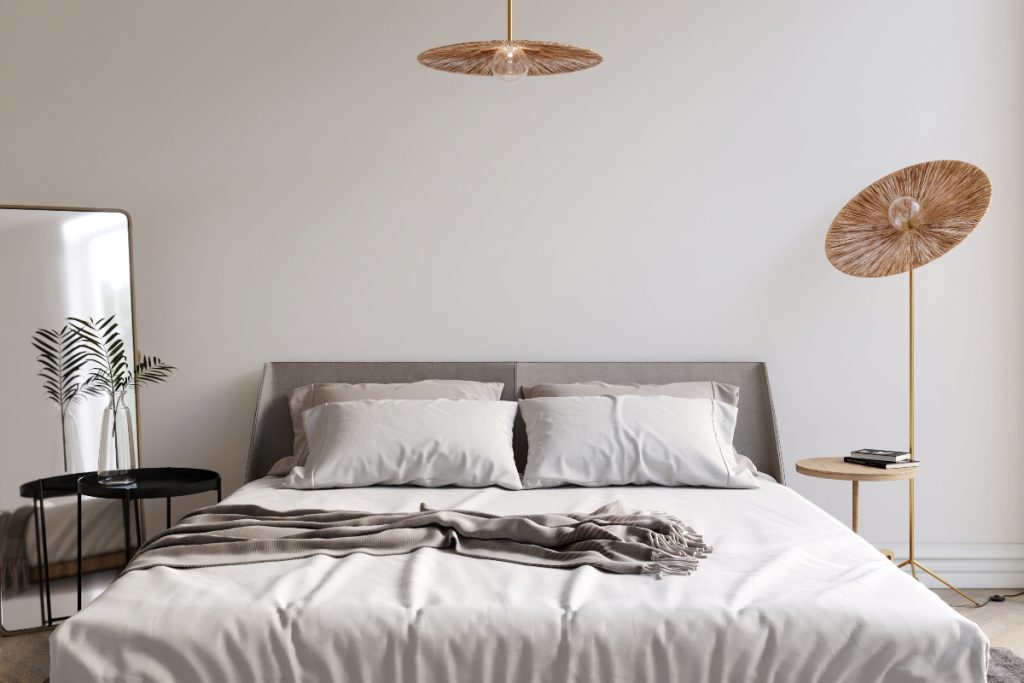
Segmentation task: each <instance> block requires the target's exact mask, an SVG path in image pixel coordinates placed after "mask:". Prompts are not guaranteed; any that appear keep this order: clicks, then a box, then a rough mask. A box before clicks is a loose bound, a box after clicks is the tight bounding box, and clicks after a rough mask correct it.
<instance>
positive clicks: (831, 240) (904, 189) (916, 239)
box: [825, 161, 992, 605]
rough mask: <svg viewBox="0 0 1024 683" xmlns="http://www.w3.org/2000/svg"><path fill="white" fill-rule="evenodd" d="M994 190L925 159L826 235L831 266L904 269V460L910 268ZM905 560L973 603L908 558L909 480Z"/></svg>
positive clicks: (850, 208)
mask: <svg viewBox="0 0 1024 683" xmlns="http://www.w3.org/2000/svg"><path fill="white" fill-rule="evenodd" d="M991 197H992V187H991V185H990V184H989V181H988V177H987V176H986V175H985V173H984V172H983V171H982V170H981V169H980V168H978V167H977V166H973V165H971V164H968V163H966V162H963V161H928V162H925V163H923V164H917V165H915V166H908V167H907V168H904V169H901V170H899V171H896V172H895V173H891V174H889V175H887V176H885V177H884V178H882V179H881V180H877V181H875V182H874V183H872V184H871V185H869V186H868V187H867V188H865V189H864V190H862V191H861V192H860V194H858V195H857V196H856V197H854V198H853V199H851V200H850V201H849V202H847V204H846V206H844V207H843V209H842V210H841V211H840V212H839V214H838V215H837V216H836V217H835V220H833V221H832V226H831V227H830V228H829V229H828V234H827V235H826V236H825V255H826V256H827V257H828V260H829V261H830V262H831V263H832V265H833V266H835V267H836V268H838V269H839V270H841V271H842V272H844V273H846V274H847V275H854V276H857V277H885V276H887V275H898V274H900V273H907V289H908V294H909V296H908V303H909V314H910V315H909V330H908V331H909V335H908V347H909V363H908V369H909V377H908V379H909V381H908V387H909V392H908V407H909V411H908V417H909V437H910V438H909V441H910V449H909V450H910V459H911V460H917V455H916V451H915V449H914V269H916V268H919V267H921V266H923V265H925V264H926V263H929V262H931V261H934V260H935V259H937V258H938V257H940V256H942V255H943V254H945V253H946V252H947V251H949V250H950V249H952V248H953V247H955V246H956V245H958V244H960V242H962V241H963V240H964V238H965V237H967V235H969V234H970V233H971V231H972V230H974V228H975V227H976V226H977V225H978V223H979V222H980V221H981V218H982V216H984V215H985V211H986V210H988V204H989V200H990V199H991ZM908 481H909V486H910V491H909V494H910V495H909V503H910V515H909V522H910V524H909V546H908V547H909V558H908V559H907V560H904V561H903V562H901V563H900V564H899V566H900V567H909V568H910V572H911V574H913V576H914V578H917V570H918V569H920V570H921V571H923V572H925V573H926V574H928V575H929V576H931V577H932V578H934V579H936V580H937V581H939V582H941V583H943V584H945V585H946V586H948V587H949V588H952V589H953V590H955V591H956V592H957V593H959V594H960V595H962V596H963V597H964V598H966V599H968V600H970V601H971V602H972V603H974V604H975V605H978V604H979V603H978V602H977V601H976V600H975V599H974V598H972V597H971V596H969V595H967V594H966V593H964V592H963V591H961V590H960V589H959V588H957V587H956V586H954V585H953V584H951V583H950V582H949V581H946V580H945V579H944V578H942V577H941V576H939V575H938V574H936V573H935V572H933V571H931V570H930V569H928V568H927V567H925V566H924V565H922V564H921V563H920V562H918V560H917V558H916V557H915V556H914V479H913V478H911V479H909V480H908Z"/></svg>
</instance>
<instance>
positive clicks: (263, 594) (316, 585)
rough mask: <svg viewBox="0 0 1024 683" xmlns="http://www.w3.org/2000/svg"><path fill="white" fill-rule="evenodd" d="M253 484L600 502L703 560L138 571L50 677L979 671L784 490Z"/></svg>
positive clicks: (398, 501) (284, 495)
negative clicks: (677, 535)
mask: <svg viewBox="0 0 1024 683" xmlns="http://www.w3.org/2000/svg"><path fill="white" fill-rule="evenodd" d="M280 482H281V480H280V479H276V478H267V479H261V480H258V481H255V482H252V483H250V484H248V485H246V486H244V487H242V488H241V489H240V490H238V491H237V492H236V493H234V494H233V495H231V496H229V497H228V498H226V499H225V503H229V504H236V505H242V504H252V505H260V506H263V507H266V508H270V509H275V510H294V509H301V508H306V509H311V508H312V509H336V510H361V511H367V512H390V511H414V510H416V509H418V508H419V506H420V504H421V503H425V504H427V505H428V506H430V507H432V508H460V509H466V510H480V511H485V512H490V513H495V514H513V513H514V514H524V513H541V512H577V513H582V512H587V511H592V510H594V509H595V508H597V507H600V506H601V505H604V504H607V503H609V502H611V501H614V500H623V501H625V502H626V503H629V504H632V505H635V506H636V507H639V508H642V509H648V510H657V511H662V512H665V513H668V514H671V515H674V516H676V517H678V518H679V519H682V520H685V521H686V523H687V524H689V525H691V526H693V527H694V528H696V529H699V530H700V531H701V533H702V534H703V535H704V537H705V540H706V541H707V542H708V543H710V544H711V545H712V546H714V552H713V553H712V554H710V555H709V556H708V557H707V558H706V559H703V560H701V562H700V564H699V567H698V568H697V571H696V572H694V573H693V574H691V575H689V576H667V577H665V578H664V579H663V580H660V581H659V580H654V579H652V577H650V576H643V575H635V576H633V575H627V576H623V575H614V574H607V573H602V572H600V571H598V570H596V569H594V568H592V567H580V568H576V569H571V570H566V569H551V568H539V567H525V566H520V565H515V564H510V563H505V562H494V561H489V560H481V559H477V558H471V557H461V556H458V555H455V554H452V553H450V552H446V551H444V550H436V549H422V550H418V551H416V552H414V553H411V554H408V555H393V556H387V557H371V556H368V555H362V554H359V555H353V556H349V557H345V558H340V559H336V558H330V557H325V556H316V557H311V558H306V559H299V560H287V561H281V562H264V563H256V564H249V565H242V566H226V567H205V568H197V569H185V570H183V569H171V568H167V567H154V568H151V569H145V570H139V571H132V572H129V573H127V574H125V575H123V576H122V577H121V578H119V579H118V580H117V581H115V582H114V583H113V584H112V585H111V587H110V588H109V589H108V590H107V591H106V592H105V593H103V595H101V596H100V597H99V598H97V599H96V600H95V601H94V602H92V603H91V604H90V605H88V606H87V607H86V608H85V609H84V610H83V611H82V612H81V613H80V614H78V615H76V616H74V617H72V618H71V619H69V620H68V621H67V622H65V623H63V624H62V625H61V626H60V627H58V628H57V629H56V631H55V632H54V633H53V635H52V637H51V641H50V642H51V678H52V680H53V681H54V682H55V683H60V682H62V681H75V682H78V681H193V680H195V681H199V680H202V681H298V680H303V681H319V680H344V681H357V682H359V681H367V682H368V681H426V682H435V681H436V682H438V683H440V682H448V681H471V682H500V681H507V682H510V683H511V682H516V683H531V682H538V683H540V682H551V683H561V682H563V681H575V682H578V683H591V682H600V681H609V682H611V681H621V682H623V683H627V682H628V683H632V682H641V681H651V682H662V681H687V682H700V681H708V682H712V681H713V682H716V683H717V682H719V681H729V682H738V681H758V682H772V681H777V682H782V681H787V682H788V681H792V682H794V683H796V682H800V683H808V682H811V681H828V682H829V683H841V682H847V683H864V682H866V681H893V682H901V681H928V682H931V683H936V682H942V681H950V682H952V681H957V682H963V681H978V682H979V683H980V682H982V681H984V680H985V670H986V667H987V660H988V641H987V640H986V638H985V636H984V635H983V634H982V632H981V631H980V629H979V628H978V627H977V626H976V625H974V624H973V623H971V622H970V621H968V620H967V619H965V618H964V617H962V616H960V615H959V614H957V613H956V612H955V611H954V610H952V609H951V608H950V607H948V606H947V605H945V604H944V603H943V602H942V601H941V600H940V599H939V598H938V597H937V596H935V595H934V594H933V593H932V592H931V591H929V590H928V589H926V588H925V587H924V586H923V585H921V584H919V583H917V582H916V581H914V580H913V579H911V578H910V577H909V576H907V575H905V574H903V573H902V572H900V571H899V570H897V569H896V568H895V566H893V564H892V563H890V562H889V561H887V560H886V559H885V558H884V557H883V556H882V555H881V554H880V553H878V552H877V551H876V550H875V549H874V548H872V547H871V546H870V545H869V544H868V543H867V542H865V541H864V540H862V539H861V538H860V537H858V536H856V535H855V534H853V533H852V532H851V531H850V530H849V529H847V528H846V527H845V526H843V525H842V524H840V523H839V522H838V521H836V520H835V519H833V518H832V517H830V516H829V515H827V514H826V513H824V512H823V511H821V510H820V509H818V508H817V507H815V506H813V505H812V504H810V503H809V502H807V501H806V500H805V499H803V498H802V497H800V496H799V495H798V494H796V493H795V492H793V491H792V490H790V489H788V488H786V487H784V486H781V485H779V484H775V483H773V482H762V486H761V488H758V489H742V490H741V489H732V490H723V489H698V488H666V487H614V488H559V489H538V490H524V491H507V490H502V489H498V488H486V489H456V488H444V489H425V488H416V487H373V488H363V489H336V490H314V491H301V490H290V489H283V488H281V486H280Z"/></svg>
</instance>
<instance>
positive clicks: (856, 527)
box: [852, 481, 860, 534]
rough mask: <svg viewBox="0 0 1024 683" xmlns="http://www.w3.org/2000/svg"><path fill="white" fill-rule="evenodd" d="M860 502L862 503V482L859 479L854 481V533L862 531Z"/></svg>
mask: <svg viewBox="0 0 1024 683" xmlns="http://www.w3.org/2000/svg"><path fill="white" fill-rule="evenodd" d="M859 504H860V482H859V481H854V482H853V525H852V526H853V533H855V534H859V533H860V514H859V510H858V507H859Z"/></svg>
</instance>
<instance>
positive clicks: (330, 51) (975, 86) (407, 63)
mask: <svg viewBox="0 0 1024 683" xmlns="http://www.w3.org/2000/svg"><path fill="white" fill-rule="evenodd" d="M517 7H518V12H517V14H518V17H519V28H518V33H519V35H521V36H523V37H532V38H537V39H548V40H563V41H567V42H570V41H571V42H578V43H579V44H582V45H586V46H588V47H591V48H593V49H596V50H599V51H600V52H601V53H602V54H603V55H604V57H605V60H606V62H605V64H603V65H602V66H600V67H599V68H597V69H594V70H592V71H590V72H587V73H582V74H577V75H573V76H567V77H557V78H543V79H541V78H538V79H530V80H528V81H526V82H522V83H517V84H514V85H506V84H503V83H499V82H492V81H491V79H476V78H468V77H455V76H449V75H446V74H441V73H435V72H432V71H429V70H427V69H424V68H423V67H420V66H419V65H418V64H416V62H415V56H416V54H417V53H418V52H419V51H420V50H422V49H424V48H427V47H431V46H434V45H439V44H444V43H448V42H456V41H461V40H471V39H477V38H490V37H498V36H500V35H501V31H502V24H501V22H502V18H503V6H502V3H500V2H499V1H498V0H492V1H491V2H482V1H480V0H474V1H472V2H471V1H470V0H430V1H419V2H412V1H406V2H394V1H379V2H369V1H368V0H363V1H360V2H352V1H350V2H342V1H339V0H322V1H313V0H307V1H306V2H302V3H283V2H273V1H271V0H261V1H254V0H244V1H243V0H231V1H226V0H221V1H218V2H206V1H200V0H188V1H180V2H175V3H158V2H155V1H149V2H138V1H129V0H119V1H114V0H102V1H101V0H95V1H93V2H89V3H81V2H75V1H73V0H65V1H63V2H42V1H37V2H31V3H30V2H6V3H4V4H3V7H2V9H3V21H2V22H0V87H2V90H0V92H2V99H3V105H2V106H0V124H2V125H0V143H2V144H0V149H3V163H2V164H0V201H10V202H22V203H39V204H48V203H52V204H74V205H97V206H117V207H123V208H125V209H127V210H129V211H130V212H131V213H132V215H133V217H134V221H135V230H136V249H137V283H138V299H139V308H138V313H139V333H140V338H141V340H142V343H143V350H144V351H145V352H147V353H157V354H160V355H162V356H164V357H165V358H167V359H170V360H172V361H174V362H175V363H176V364H177V365H179V366H180V367H181V371H180V372H179V374H178V376H177V377H176V378H175V379H174V381H173V383H172V384H169V385H167V386H161V387H157V388H155V389H152V390H149V391H148V392H147V394H146V396H145V398H144V405H143V418H142V419H143V431H144V435H145V436H144V438H145V453H144V455H143V458H144V461H145V462H147V463H148V464H171V463H174V464H181V465H197V466H198V465H203V466H211V467H215V468H217V469H219V470H221V471H222V472H223V473H224V474H225V476H226V479H227V483H228V485H229V488H233V487H234V486H235V485H237V484H239V483H240V481H241V477H242V471H243V464H244V457H245V453H246V449H247V445H248V438H249V431H250V420H251V414H252V410H253V407H254V402H255V393H256V388H257V380H258V374H259V371H260V366H261V364H262V363H263V362H264V361H266V360H301V359H318V360H325V359H327V360H342V359H345V360H382V359H384V360H415V359H430V360H455V359H458V360H676V359H679V360H752V359H761V360H765V361H767V362H768V363H769V369H770V372H771V377H772V383H773V387H774V390H775V398H776V406H777V410H778V417H779V425H780V429H781V433H782V439H783V446H784V449H785V455H786V458H787V459H788V467H789V469H790V477H789V479H790V483H791V485H792V486H794V487H795V488H796V489H797V490H799V491H800V492H802V493H804V494H805V495H807V496H808V497H809V498H810V499H811V500H813V501H814V502H816V503H818V504H820V505H822V506H824V507H826V508H827V509H828V510H830V511H832V512H834V513H835V514H836V515H838V516H841V518H843V519H845V518H846V515H847V514H848V510H847V507H848V501H849V498H848V490H847V487H846V485H845V484H840V483H836V482H824V481H818V480H814V481H812V480H809V479H807V478H805V477H802V476H800V475H797V474H795V473H794V472H792V463H793V462H794V461H795V460H797V459H799V458H802V457H808V456H817V455H826V454H839V453H842V452H843V451H845V450H848V449H850V448H855V447H860V446H883V447H885V446H893V447H898V446H903V445H904V443H905V431H906V428H905V413H906V409H905V399H904V391H905V379H904V373H905V371H906V347H905V336H904V335H905V304H906V302H905V285H906V283H905V281H904V280H902V279H899V278H892V279H886V280H879V281H866V280H858V279H854V278H850V277H847V276H845V275H842V274H840V273H839V272H838V271H835V270H833V269H832V267H831V266H830V265H829V264H828V262H827V261H826V260H825V257H824V253H823V240H824V234H825V230H826V228H827V227H828V224H829V222H830V221H831V219H832V217H833V216H834V214H835V212H836V211H838V209H839V208H840V207H841V206H842V204H843V203H844V202H845V201H846V200H847V199H848V198H849V197H850V196H852V195H853V194H854V193H856V192H857V191H858V190H859V189H860V188H861V187H862V186H864V185H866V184H867V183H869V182H871V181H872V180H874V179H875V178H877V177H879V176H881V175H883V174H885V173H887V172H889V171H892V170H895V169H897V168H900V167H902V166H904V165H908V164H911V163H915V162H919V161H924V160H927V159H933V158H962V159H966V160H969V161H972V162H974V163H976V164H978V165H980V166H981V167H982V168H984V169H985V170H986V171H987V172H988V173H989V174H990V176H991V178H992V182H993V187H994V198H993V201H992V206H991V209H990V211H989V214H988V217H987V218H986V219H985V222H984V223H983V224H982V226H981V227H980V228H979V229H978V230H977V231H976V233H975V234H974V235H972V236H971V237H970V238H969V239H968V240H967V241H966V242H965V243H964V244H963V245H962V246H960V247H959V248H958V249H957V250H956V251H955V252H953V253H952V254H950V255H948V256H946V257H945V258H943V259H942V260H941V261H938V262H936V263H933V264H931V265H929V266H928V267H926V268H925V269H923V270H922V271H921V272H920V273H919V279H918V285H919V296H918V315H919V328H918V329H919V339H920V346H919V355H918V372H919V378H920V380H919V390H920V398H919V403H918V414H919V420H918V445H919V450H920V454H921V456H922V458H923V459H924V460H925V461H926V462H925V465H924V468H923V471H922V473H921V481H920V486H919V509H918V512H919V514H918V521H919V524H920V527H919V533H920V536H919V538H920V540H921V542H923V543H924V544H925V545H926V546H927V545H928V544H965V543H970V544H986V545H985V547H988V548H995V547H997V546H998V547H999V548H1003V549H1004V550H1005V549H1006V548H1022V547H1024V546H1020V545H1015V544H1021V543H1024V510H1022V505H1021V503H1020V498H1019V494H1018V491H1019V486H1020V482H1021V481H1022V480H1024V457H1022V455H1024V453H1022V452H1021V451H1022V448H1021V438H1020V437H1021V429H1020V427H1019V426H1018V424H1019V419H1020V413H1021V406H1022V405H1024V389H1022V385H1024V381H1022V380H1024V358H1022V355H1024V354H1022V348H1024V344H1022V342H1024V320H1022V316H1021V310H1022V303H1024V301H1022V299H1024V287H1022V285H1024V272H1022V270H1021V268H1020V267H1019V261H1020V258H1021V255H1022V253H1024V233H1022V231H1021V229H1020V226H1021V222H1022V220H1024V195H1022V194H1021V192H1020V188H1021V186H1022V182H1024V126H1022V125H1021V121H1022V119H1024V43H1022V42H1021V41H1020V40H1019V33H1020V28H1021V26H1024V4H1022V3H1020V2H1018V0H988V1H986V2H969V1H967V0H958V1H954V0H946V1H944V2H932V1H929V0H907V1H905V2H900V3H893V2H885V1H884V0H868V1H864V2H857V3H847V2H834V1H833V2H822V1H821V0H778V1H776V2H771V3H756V2H710V3H709V2H690V1H687V2H671V1H669V0H647V1H646V2H641V3H636V2H622V1H619V2H611V1H610V0H600V1H594V0H550V1H547V2H540V1H539V0H520V2H519V3H518V5H517ZM904 496H905V490H904V487H903V486H902V485H881V484H879V485H873V486H866V487H865V490H864V491H863V494H862V501H863V504H864V507H865V510H864V520H863V530H864V532H865V534H866V535H867V536H868V537H869V539H870V540H872V541H876V542H885V543H899V542H901V541H902V540H904V526H903V525H904ZM1007 544H1014V545H1012V546H1011V545H1007ZM935 547H939V546H935ZM943 547H947V546H943ZM979 547H980V546H979ZM1021 568H1022V569H1024V566H1022V567H1021ZM1022 576H1024V574H1022Z"/></svg>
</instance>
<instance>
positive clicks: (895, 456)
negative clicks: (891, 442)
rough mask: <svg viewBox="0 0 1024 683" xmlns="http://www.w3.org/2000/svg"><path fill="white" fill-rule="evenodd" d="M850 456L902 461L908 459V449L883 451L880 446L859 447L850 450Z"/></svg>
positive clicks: (864, 458) (884, 460) (883, 460)
mask: <svg viewBox="0 0 1024 683" xmlns="http://www.w3.org/2000/svg"><path fill="white" fill-rule="evenodd" d="M850 457H851V458H861V459H863V460H880V461H882V462H904V461H905V460H910V451H885V450H882V449H880V448H861V449H859V450H856V451H850Z"/></svg>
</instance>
